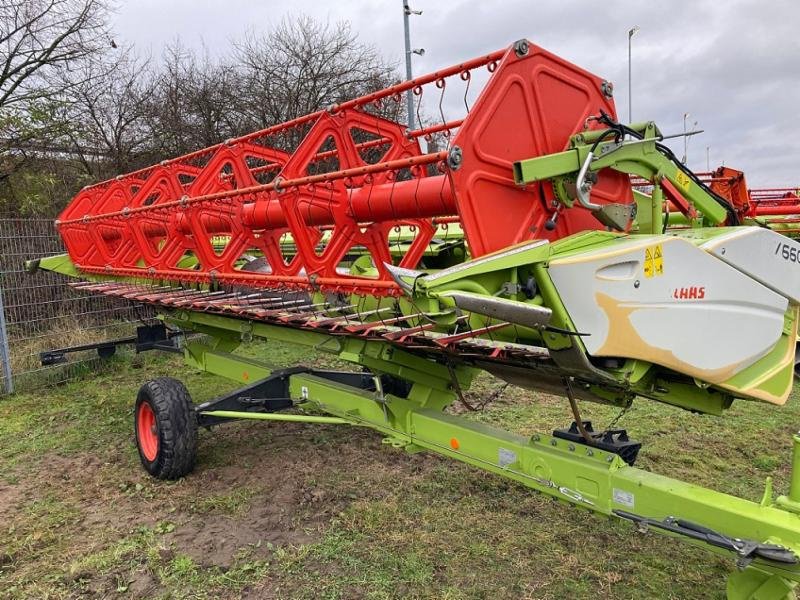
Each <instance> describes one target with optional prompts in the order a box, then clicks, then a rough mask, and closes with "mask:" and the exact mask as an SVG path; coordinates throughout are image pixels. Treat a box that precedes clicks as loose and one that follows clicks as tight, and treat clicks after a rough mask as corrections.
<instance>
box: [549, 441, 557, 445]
mask: <svg viewBox="0 0 800 600" xmlns="http://www.w3.org/2000/svg"><path fill="white" fill-rule="evenodd" d="M550 445H551V446H557V445H558V442H557V441H555V440H550Z"/></svg>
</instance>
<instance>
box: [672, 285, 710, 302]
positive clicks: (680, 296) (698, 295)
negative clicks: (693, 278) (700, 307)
mask: <svg viewBox="0 0 800 600" xmlns="http://www.w3.org/2000/svg"><path fill="white" fill-rule="evenodd" d="M672 297H673V298H675V299H676V300H702V299H703V298H705V297H706V287H705V286H704V285H692V286H689V287H679V288H675V289H674V290H673V291H672Z"/></svg>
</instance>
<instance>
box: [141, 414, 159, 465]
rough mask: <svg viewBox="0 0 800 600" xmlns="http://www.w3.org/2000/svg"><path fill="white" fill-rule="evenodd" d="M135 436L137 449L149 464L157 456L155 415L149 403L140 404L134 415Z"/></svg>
mask: <svg viewBox="0 0 800 600" xmlns="http://www.w3.org/2000/svg"><path fill="white" fill-rule="evenodd" d="M136 436H137V438H138V442H139V448H140V449H141V451H142V454H144V457H145V458H146V459H147V460H149V461H150V462H152V461H154V460H155V459H156V455H158V428H157V427H156V415H155V413H154V412H153V409H152V407H151V406H150V403H149V402H142V403H141V404H140V405H139V410H138V411H137V413H136Z"/></svg>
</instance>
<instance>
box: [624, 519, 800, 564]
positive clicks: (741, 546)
mask: <svg viewBox="0 0 800 600" xmlns="http://www.w3.org/2000/svg"><path fill="white" fill-rule="evenodd" d="M612 512H613V514H615V515H616V516H618V517H620V518H622V519H626V520H628V521H632V522H633V523H635V524H636V525H637V527H638V528H639V529H640V530H643V531H644V530H646V529H647V528H648V527H656V528H658V529H662V530H664V531H668V532H669V533H674V534H676V535H681V536H684V537H688V538H691V539H693V540H698V541H701V542H705V543H707V544H709V545H711V546H715V547H717V548H722V549H724V550H729V551H730V552H733V553H734V554H736V555H737V556H738V560H737V562H736V564H737V566H738V567H739V568H742V569H743V568H745V567H747V566H748V565H749V564H750V563H751V562H752V561H753V560H755V559H756V558H761V559H763V560H767V561H771V562H777V563H781V564H785V565H796V564H797V563H798V562H800V559H798V557H797V555H796V554H795V553H794V552H792V551H791V550H789V549H788V548H785V547H783V546H780V545H778V544H763V543H759V542H756V541H754V540H743V539H739V538H730V537H728V536H726V535H724V534H722V533H719V532H717V531H714V530H713V529H709V528H708V527H705V526H703V525H699V524H697V523H692V522H691V521H685V520H683V519H679V518H676V517H667V518H666V519H664V520H663V521H659V520H658V519H651V518H650V517H643V516H641V515H637V514H634V513H629V512H627V511H624V510H617V509H615V510H613V511H612Z"/></svg>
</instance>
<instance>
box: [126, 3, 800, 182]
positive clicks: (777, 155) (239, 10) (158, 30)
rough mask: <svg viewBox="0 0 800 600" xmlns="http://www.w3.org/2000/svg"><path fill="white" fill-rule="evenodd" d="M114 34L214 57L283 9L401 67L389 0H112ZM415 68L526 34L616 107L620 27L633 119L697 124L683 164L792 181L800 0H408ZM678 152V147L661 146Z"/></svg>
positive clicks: (671, 129) (623, 78)
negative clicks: (353, 38) (345, 25)
mask: <svg viewBox="0 0 800 600" xmlns="http://www.w3.org/2000/svg"><path fill="white" fill-rule="evenodd" d="M118 2H119V10H118V12H117V14H116V15H115V19H114V20H115V23H114V29H115V36H116V41H117V42H123V43H132V44H134V46H135V47H136V48H137V49H138V50H139V51H140V52H142V53H144V54H148V53H149V54H152V55H153V56H154V57H156V58H157V57H158V56H159V55H160V54H161V51H162V49H163V46H164V44H166V43H169V42H170V41H173V40H174V39H175V38H176V37H180V39H181V41H182V42H183V43H184V44H185V45H187V46H194V47H200V46H202V45H205V46H206V47H207V48H209V50H210V51H211V52H212V53H213V54H219V55H224V54H225V53H227V51H228V50H229V48H230V46H231V40H235V39H238V38H240V37H241V36H243V35H244V33H245V32H246V31H247V30H252V31H255V32H259V31H266V30H268V29H270V28H271V26H272V25H273V24H274V23H276V22H277V21H279V20H280V19H282V18H283V17H284V16H287V15H288V16H292V15H297V14H300V13H305V14H308V15H311V16H313V17H315V18H316V19H318V20H320V21H330V22H337V21H347V22H349V23H350V24H351V26H352V29H353V31H354V32H355V33H356V34H358V36H359V39H360V40H361V41H362V42H365V43H369V44H373V45H375V46H376V47H378V48H379V49H380V51H381V52H382V53H383V54H384V55H385V56H386V57H387V58H388V59H390V60H392V61H394V62H396V63H397V64H398V67H402V60H403V59H404V54H403V52H404V51H403V19H402V0H381V1H372V2H367V1H362V2H358V1H355V0H339V1H337V2H330V3H328V2H326V3H322V2H314V1H312V0H260V1H259V0H118ZM410 2H411V7H412V8H413V9H418V10H422V11H423V15H422V16H419V17H417V16H415V17H412V21H411V36H412V45H413V46H414V47H423V48H425V56H424V57H416V56H415V57H414V73H415V74H416V75H420V74H423V73H426V72H429V71H432V70H435V69H437V68H440V67H444V66H448V65H451V64H455V63H458V62H462V61H463V60H466V59H469V58H473V57H475V56H478V55H481V54H485V53H487V52H489V51H492V50H496V49H498V48H501V47H504V46H507V45H508V44H510V43H511V42H513V41H514V40H516V39H519V38H522V37H526V38H528V39H530V40H531V41H533V42H534V43H535V44H538V45H539V46H542V47H544V48H546V49H548V50H550V51H552V52H555V53H556V54H559V55H561V56H563V57H564V58H567V59H568V60H570V61H572V62H574V63H577V64H578V65H580V66H582V67H584V68H586V69H588V70H589V71H592V72H593V73H595V74H597V75H600V76H602V77H604V78H606V79H609V80H611V81H612V82H614V85H615V89H616V94H615V96H616V101H617V111H618V113H619V115H620V117H622V118H623V120H627V114H628V101H627V97H628V83H627V79H628V76H627V64H628V63H627V48H628V46H627V44H628V30H629V29H630V28H631V27H633V26H634V25H638V26H639V27H640V31H639V32H638V33H637V34H636V35H635V37H634V38H633V120H634V121H639V120H645V119H652V120H655V121H656V122H657V123H658V124H659V126H660V127H661V130H662V131H663V132H664V133H677V132H680V131H682V130H683V114H684V113H685V112H688V113H690V118H689V125H690V127H691V124H692V123H693V122H694V121H697V122H698V128H701V129H704V130H705V133H703V134H701V135H698V136H695V137H693V138H691V139H690V141H689V151H688V156H689V166H690V167H692V168H693V169H694V170H696V171H702V170H705V168H706V147H710V162H711V167H712V168H713V167H715V166H717V165H719V164H721V163H722V162H723V161H724V163H725V164H726V165H728V166H731V167H734V168H738V169H742V170H744V171H745V173H746V174H747V178H748V183H749V184H750V185H751V186H760V187H764V186H773V185H775V186H779V185H800V125H798V119H799V118H800V35H798V25H800V0H770V1H768V2H765V1H754V0H740V1H725V2H720V1H719V0H694V1H685V2H678V1H670V2H667V1H662V2H644V1H633V0H630V1H624V2H623V1H618V2H614V1H613V0H606V1H605V2H598V1H577V0H573V1H569V0H547V1H538V2H536V1H532V0H528V1H524V0H503V1H502V2H501V1H498V2H487V1H485V0H484V1H482V2H469V1H466V0H446V1H441V0H440V1H435V0H410ZM672 146H673V148H674V149H675V150H676V154H677V155H678V156H681V155H682V154H683V142H682V141H678V142H673V143H672Z"/></svg>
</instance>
